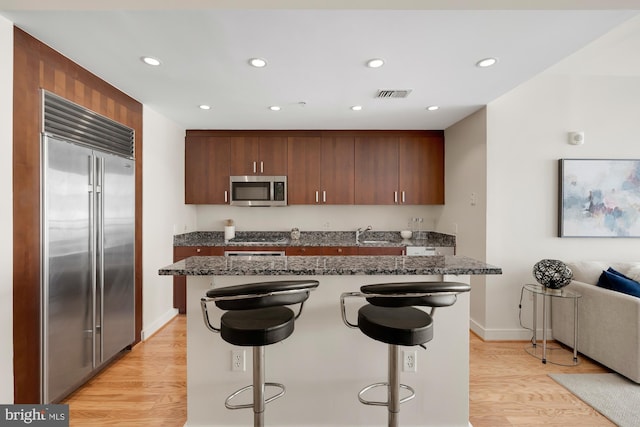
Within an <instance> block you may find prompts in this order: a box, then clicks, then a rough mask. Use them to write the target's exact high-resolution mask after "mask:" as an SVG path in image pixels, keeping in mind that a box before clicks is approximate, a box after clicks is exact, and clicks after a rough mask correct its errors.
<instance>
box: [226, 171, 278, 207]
mask: <svg viewBox="0 0 640 427" xmlns="http://www.w3.org/2000/svg"><path fill="white" fill-rule="evenodd" d="M229 181H230V187H231V188H230V191H229V193H230V194H231V199H230V201H229V204H230V205H232V206H287V177H286V176H265V175H244V176H231V177H230V178H229Z"/></svg>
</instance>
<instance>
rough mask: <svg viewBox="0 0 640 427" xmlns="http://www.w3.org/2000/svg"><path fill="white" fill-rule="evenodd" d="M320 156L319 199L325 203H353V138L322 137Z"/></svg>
mask: <svg viewBox="0 0 640 427" xmlns="http://www.w3.org/2000/svg"><path fill="white" fill-rule="evenodd" d="M321 148H322V152H321V156H320V171H321V174H320V190H321V194H320V200H321V201H322V203H324V204H327V205H352V204H353V203H354V200H355V199H354V194H355V190H354V173H355V169H354V163H355V158H354V155H355V153H354V138H350V137H323V138H322V147H321Z"/></svg>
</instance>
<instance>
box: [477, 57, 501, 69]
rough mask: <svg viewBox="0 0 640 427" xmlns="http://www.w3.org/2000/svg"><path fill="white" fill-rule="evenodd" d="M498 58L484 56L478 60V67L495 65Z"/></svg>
mask: <svg viewBox="0 0 640 427" xmlns="http://www.w3.org/2000/svg"><path fill="white" fill-rule="evenodd" d="M496 62H498V60H497V59H496V58H484V59H481V60H480V61H478V62H476V67H480V68H487V67H491V66H492V65H495V64H496Z"/></svg>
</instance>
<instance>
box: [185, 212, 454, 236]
mask: <svg viewBox="0 0 640 427" xmlns="http://www.w3.org/2000/svg"><path fill="white" fill-rule="evenodd" d="M441 210H442V206H331V205H324V206H286V207H268V208H259V207H252V208H247V207H237V206H214V205H202V206H198V224H197V226H198V230H207V231H222V230H223V227H224V220H225V219H233V220H234V221H235V223H236V230H237V231H266V230H274V231H289V230H291V228H293V227H298V228H299V229H300V231H325V230H329V231H349V230H354V231H355V229H356V228H358V227H366V226H367V225H371V226H372V227H373V230H374V231H375V230H378V231H399V230H406V229H407V227H408V223H409V218H414V217H416V218H423V219H424V222H423V224H424V225H423V228H422V229H423V230H433V229H434V228H435V224H436V221H437V219H438V217H439V216H440V212H441ZM354 238H355V236H354Z"/></svg>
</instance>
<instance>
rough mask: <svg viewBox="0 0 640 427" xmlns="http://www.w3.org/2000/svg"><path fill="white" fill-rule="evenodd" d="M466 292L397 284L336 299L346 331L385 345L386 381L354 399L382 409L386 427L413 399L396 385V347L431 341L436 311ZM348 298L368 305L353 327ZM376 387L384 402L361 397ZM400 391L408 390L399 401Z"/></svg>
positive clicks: (439, 285) (458, 287) (458, 286)
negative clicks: (383, 389)
mask: <svg viewBox="0 0 640 427" xmlns="http://www.w3.org/2000/svg"><path fill="white" fill-rule="evenodd" d="M470 290H471V287H470V286H469V284H467V283H459V282H397V283H381V284H375V285H365V286H362V287H361V288H360V292H345V293H343V294H342V295H341V296H340V306H341V311H342V320H343V322H344V323H345V324H346V325H347V326H348V327H350V328H357V329H360V331H362V333H363V334H365V335H366V336H368V337H369V338H372V339H374V340H376V341H380V342H383V343H386V344H388V354H389V356H388V368H387V375H388V381H387V382H378V383H374V384H370V385H368V386H366V387H364V388H363V389H362V390H360V392H359V393H358V399H359V400H360V402H361V403H363V404H365V405H374V406H386V407H387V409H388V426H389V427H397V426H398V422H399V421H398V420H399V416H400V404H402V403H405V402H407V401H409V400H411V399H413V398H414V397H415V391H414V390H413V388H411V387H410V386H408V385H406V384H400V374H399V369H398V364H399V363H398V352H399V351H398V346H415V345H419V346H421V347H424V344H426V343H427V342H429V341H431V340H432V339H433V316H434V313H435V309H436V307H448V306H450V305H453V304H455V302H456V300H457V296H458V294H460V293H462V292H469V291H470ZM350 297H360V298H365V299H366V301H367V302H368V304H365V305H364V306H362V307H360V309H359V310H358V322H357V323H356V324H354V323H351V322H349V320H348V319H347V310H346V303H345V300H346V299H347V298H350ZM420 306H422V307H430V308H431V310H430V311H429V312H428V313H427V312H426V311H423V310H421V309H419V308H416V307H420ZM424 348H426V347H424ZM377 387H386V388H387V400H386V401H372V400H368V399H366V398H365V397H364V395H365V394H366V393H367V392H368V391H369V390H371V389H373V388H377ZM400 389H404V390H408V391H409V394H408V395H405V396H404V397H401V396H400Z"/></svg>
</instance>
